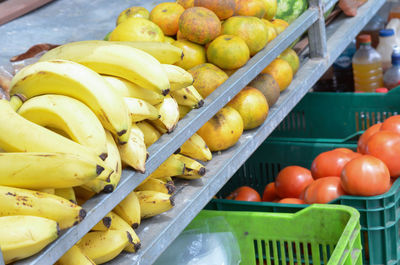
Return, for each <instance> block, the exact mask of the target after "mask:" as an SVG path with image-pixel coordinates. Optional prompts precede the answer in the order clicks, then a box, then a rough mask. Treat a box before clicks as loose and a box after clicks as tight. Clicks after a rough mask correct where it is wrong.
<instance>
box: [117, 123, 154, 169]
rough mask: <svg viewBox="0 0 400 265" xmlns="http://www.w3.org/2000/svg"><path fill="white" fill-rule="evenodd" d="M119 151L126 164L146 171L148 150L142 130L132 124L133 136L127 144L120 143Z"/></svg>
mask: <svg viewBox="0 0 400 265" xmlns="http://www.w3.org/2000/svg"><path fill="white" fill-rule="evenodd" d="M118 148H119V152H120V154H121V159H122V162H123V163H124V164H127V165H129V166H131V167H132V168H134V169H135V170H137V171H139V172H142V173H144V172H145V171H146V159H147V151H146V145H145V144H144V136H143V133H142V131H141V130H140V129H139V127H137V126H136V124H132V129H131V136H130V138H129V141H128V143H127V144H124V145H119V146H118Z"/></svg>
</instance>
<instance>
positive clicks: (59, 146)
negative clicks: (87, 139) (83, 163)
mask: <svg viewBox="0 0 400 265" xmlns="http://www.w3.org/2000/svg"><path fill="white" fill-rule="evenodd" d="M0 132H1V133H0V148H1V149H3V150H4V151H6V152H46V153H47V152H51V153H52V152H59V153H71V154H74V155H76V156H79V157H82V158H84V159H86V160H87V161H91V162H92V163H94V164H96V165H97V166H96V172H97V173H98V175H99V177H98V178H101V179H106V178H107V177H108V176H109V175H110V173H111V172H112V170H111V169H110V168H109V167H108V166H107V165H106V164H105V163H104V161H103V160H101V159H100V158H99V157H98V156H96V154H95V153H94V152H93V151H92V150H90V149H88V148H87V147H85V146H83V145H81V144H78V143H75V142H74V141H71V140H69V139H67V138H65V137H63V136H61V135H58V134H57V133H54V132H52V131H50V130H48V129H46V128H44V127H42V126H39V125H37V124H34V123H32V122H30V121H28V120H26V119H24V118H23V117H21V116H20V115H18V114H17V113H16V112H15V111H14V110H13V109H12V107H11V105H10V104H9V103H8V101H7V100H0Z"/></svg>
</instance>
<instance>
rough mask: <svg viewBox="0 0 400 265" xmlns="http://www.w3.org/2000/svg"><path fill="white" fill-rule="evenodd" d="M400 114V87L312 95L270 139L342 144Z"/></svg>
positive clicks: (312, 93)
mask: <svg viewBox="0 0 400 265" xmlns="http://www.w3.org/2000/svg"><path fill="white" fill-rule="evenodd" d="M399 113H400V86H399V87H397V88H395V89H392V90H390V91H389V92H388V93H334V92H311V93H308V94H306V95H305V96H304V98H303V99H302V100H301V101H300V102H299V104H297V106H296V107H295V108H294V109H293V110H292V111H291V112H290V113H289V115H287V116H286V118H285V119H284V120H283V121H282V122H281V123H280V125H279V126H278V127H277V128H276V129H275V131H274V132H273V133H272V134H271V137H270V138H291V139H290V140H291V141H303V142H304V141H319V142H334V143H338V142H342V141H349V140H352V139H355V136H356V135H358V134H359V132H360V131H363V130H366V129H368V128H369V127H370V126H372V125H374V124H376V123H379V122H383V121H384V120H385V119H386V118H388V117H390V116H393V115H398V114H399Z"/></svg>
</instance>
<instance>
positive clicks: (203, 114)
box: [0, 0, 385, 264]
mask: <svg viewBox="0 0 400 265" xmlns="http://www.w3.org/2000/svg"><path fill="white" fill-rule="evenodd" d="M159 2H162V1H159ZM336 2H337V0H329V1H326V4H325V5H323V2H322V1H321V0H311V1H310V8H309V9H308V10H306V11H305V12H304V13H303V14H302V15H301V16H300V17H299V18H298V19H297V20H296V22H295V23H292V24H291V25H290V26H289V27H288V28H287V29H286V30H285V31H284V32H283V33H282V34H280V35H278V37H277V38H276V39H274V40H273V41H272V42H271V43H270V44H269V45H267V47H266V48H264V49H263V50H262V51H260V52H259V53H257V54H256V55H255V56H254V57H253V58H251V59H250V60H249V62H248V63H247V64H246V65H245V66H244V67H242V68H241V69H239V70H238V71H236V72H235V74H233V75H232V76H231V77H230V78H229V79H228V80H227V81H226V82H224V83H223V84H222V85H221V86H220V87H218V88H217V89H216V90H215V91H214V92H213V93H212V94H211V95H210V96H209V97H207V98H206V99H205V104H204V107H202V108H200V109H196V110H193V111H191V112H190V113H189V114H188V115H187V116H186V117H185V118H183V119H182V120H181V121H180V122H179V125H178V127H177V129H176V130H175V131H174V132H173V133H171V134H166V135H163V136H162V137H161V138H160V139H159V140H158V141H157V142H156V143H155V144H153V145H152V146H151V147H150V148H149V149H148V152H149V153H150V157H149V159H148V161H147V163H146V168H147V170H146V173H145V174H141V173H138V172H135V171H133V170H129V169H128V170H124V171H123V173H122V178H121V181H120V184H119V185H118V187H117V188H116V190H115V191H114V192H112V193H110V194H99V195H97V196H95V197H93V198H92V199H90V200H89V201H87V202H86V203H85V204H84V205H83V207H84V208H85V209H86V210H87V216H86V218H85V219H84V220H83V221H82V222H81V223H80V224H78V225H76V226H74V227H72V228H70V229H68V230H66V231H63V233H62V234H61V236H60V237H59V238H58V239H57V240H56V241H54V242H53V243H52V244H50V245H49V246H47V247H46V248H45V249H44V250H43V251H41V252H40V253H38V254H37V255H34V256H32V257H30V258H27V259H24V260H21V261H18V262H16V263H15V264H53V263H54V262H55V261H57V260H58V259H59V258H60V257H61V256H62V255H63V254H64V253H65V252H66V251H67V250H68V249H69V248H71V247H72V246H73V245H74V244H75V243H76V242H77V241H78V240H79V239H80V238H81V237H83V236H84V235H85V234H86V233H87V232H88V231H89V230H90V229H91V228H92V227H93V226H94V225H95V224H96V223H97V222H99V221H100V220H101V219H102V218H103V217H104V215H106V214H107V213H108V212H109V211H111V210H112V209H113V208H114V207H115V206H116V205H117V204H118V203H119V202H120V201H121V200H122V199H123V198H125V197H126V196H127V195H128V194H129V193H130V192H131V191H132V190H133V189H134V188H136V187H137V186H138V185H139V184H140V183H141V182H142V181H143V180H144V179H145V178H146V177H147V176H148V175H149V174H150V173H151V172H153V171H154V170H155V169H156V168H157V167H158V166H159V165H160V164H161V163H162V162H163V161H164V160H165V159H167V158H168V157H169V156H170V155H171V154H172V153H173V152H174V151H175V150H176V149H178V148H179V147H180V146H181V145H182V144H183V143H184V142H185V141H186V140H187V139H188V138H189V137H190V136H191V135H192V134H193V133H195V132H196V131H197V130H198V129H199V128H200V127H201V126H202V125H203V124H204V123H205V122H207V121H208V120H209V119H210V118H211V117H212V116H213V115H214V114H215V113H216V112H217V111H218V110H219V109H221V108H222V107H223V106H225V105H226V103H228V102H229V101H230V100H231V99H232V98H233V97H234V96H235V95H236V94H237V93H239V91H240V90H241V89H242V88H243V87H245V86H246V85H247V84H248V83H249V82H250V81H251V80H252V79H253V78H254V77H256V76H257V75H258V73H260V72H261V71H262V70H263V69H264V68H265V67H266V66H267V65H268V64H269V63H270V62H271V61H272V60H274V59H275V58H276V57H277V56H278V55H279V54H280V53H281V52H282V51H283V50H285V49H286V48H287V47H288V46H289V45H290V44H291V43H292V42H293V41H295V40H296V39H297V38H298V37H300V36H301V35H302V34H303V33H304V32H306V31H307V30H308V32H309V38H310V54H311V59H308V60H307V61H306V62H304V63H303V65H302V66H301V67H300V69H299V71H298V73H297V74H296V77H295V78H294V80H293V81H292V83H291V85H290V86H289V88H288V89H286V90H285V91H284V92H283V93H282V94H281V97H280V98H279V100H278V102H277V103H276V104H275V105H274V106H273V107H272V108H271V109H270V113H269V116H268V118H267V120H266V122H265V123H264V124H263V125H261V126H260V127H259V128H257V129H254V130H250V131H246V132H245V133H244V134H243V136H242V137H241V138H240V140H239V142H238V143H237V144H236V145H235V146H234V147H232V148H230V149H228V150H226V151H223V152H222V153H221V154H214V157H213V159H212V161H210V162H208V163H207V164H206V168H207V170H208V172H207V174H206V175H205V176H204V177H203V178H202V179H200V180H194V181H190V182H188V181H182V182H180V183H181V185H180V186H179V187H181V188H182V189H178V192H177V193H176V195H174V196H176V202H177V204H176V206H175V207H174V208H173V209H172V210H170V211H169V212H167V213H164V214H162V215H160V216H157V217H153V218H151V219H149V220H144V221H143V223H142V224H141V225H140V227H139V228H138V234H139V237H140V238H141V240H142V249H141V250H139V251H138V253H136V254H130V253H122V254H121V255H120V256H119V257H117V258H116V259H115V260H113V261H111V262H109V264H152V263H153V262H154V261H155V260H156V259H157V257H158V256H159V255H160V254H161V253H162V252H163V251H164V250H165V249H166V248H167V247H168V245H169V244H170V243H172V241H173V240H174V239H175V238H176V237H177V236H178V235H179V233H180V232H181V231H182V230H183V229H184V228H185V227H186V226H187V225H188V224H189V222H190V221H191V220H192V219H193V218H194V217H195V216H196V215H197V213H198V212H199V211H200V210H201V209H202V208H203V207H204V206H205V205H206V204H207V202H208V201H209V200H210V199H211V198H212V196H214V195H215V193H217V192H218V190H219V189H220V188H221V187H222V186H223V185H224V184H225V183H226V182H227V181H228V180H229V178H230V177H231V176H232V175H233V174H234V173H235V172H236V170H237V169H238V168H239V167H240V165H242V164H243V163H244V162H245V161H246V159H247V158H248V157H249V156H250V155H251V154H252V153H253V152H254V151H255V150H256V148H257V147H258V146H259V145H260V144H261V143H262V142H263V141H264V140H265V139H266V138H267V137H268V135H269V134H270V133H271V132H272V131H273V129H274V128H275V127H276V126H277V125H278V124H279V123H280V122H281V121H282V120H283V119H284V117H285V116H286V115H287V114H288V113H289V112H290V110H291V109H292V108H293V107H294V106H295V105H296V104H297V103H298V102H299V101H300V99H301V98H302V97H303V96H304V95H305V94H306V93H307V91H308V90H309V89H310V88H311V87H312V85H313V84H314V83H315V82H317V81H318V79H319V78H320V76H322V75H323V73H324V72H325V71H326V69H327V68H328V67H329V66H330V65H331V64H332V63H333V61H334V60H335V59H336V58H337V57H338V56H339V55H340V53H341V52H342V51H343V50H344V49H345V47H346V46H347V45H348V43H350V41H351V40H352V39H353V38H354V37H355V36H356V35H357V34H358V32H359V31H360V30H361V29H362V28H363V27H364V25H365V24H366V23H367V22H368V21H369V20H370V19H371V18H372V16H373V15H374V14H375V12H376V11H377V10H378V9H379V6H381V5H383V3H384V2H385V0H369V1H368V2H367V3H366V4H365V5H364V6H362V7H361V8H359V11H358V12H359V15H358V16H357V17H354V18H343V19H341V20H340V21H339V22H338V23H336V26H335V27H334V30H333V31H332V32H331V33H330V35H329V32H328V36H329V40H328V42H327V41H326V33H325V25H324V17H323V13H324V12H323V11H324V10H325V9H329V8H330V7H331V6H333V5H334V4H335V3H336ZM0 33H1V30H0ZM1 261H2V260H0V263H1Z"/></svg>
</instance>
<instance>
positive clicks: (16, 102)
mask: <svg viewBox="0 0 400 265" xmlns="http://www.w3.org/2000/svg"><path fill="white" fill-rule="evenodd" d="M22 98H23V100H22ZM25 100H26V98H25V97H24V96H22V95H15V96H12V97H11V98H10V105H11V107H12V109H13V110H14V111H17V110H18V109H19V108H20V107H21V106H22V103H24V101H25Z"/></svg>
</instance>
